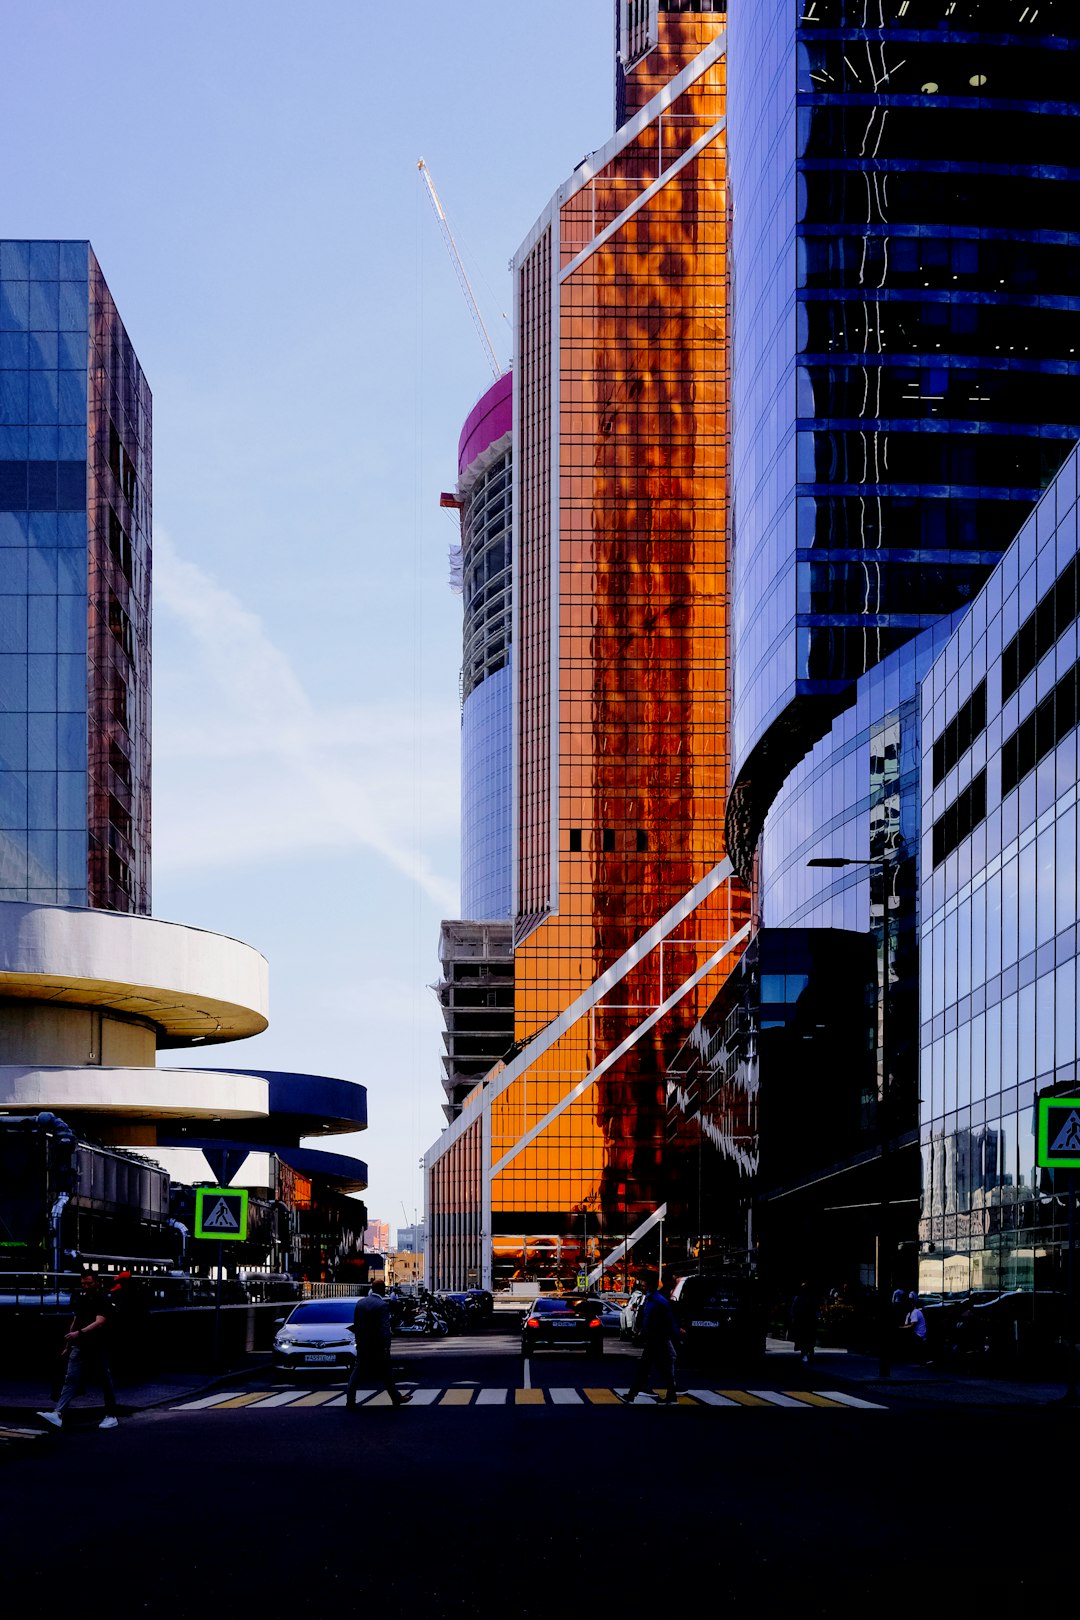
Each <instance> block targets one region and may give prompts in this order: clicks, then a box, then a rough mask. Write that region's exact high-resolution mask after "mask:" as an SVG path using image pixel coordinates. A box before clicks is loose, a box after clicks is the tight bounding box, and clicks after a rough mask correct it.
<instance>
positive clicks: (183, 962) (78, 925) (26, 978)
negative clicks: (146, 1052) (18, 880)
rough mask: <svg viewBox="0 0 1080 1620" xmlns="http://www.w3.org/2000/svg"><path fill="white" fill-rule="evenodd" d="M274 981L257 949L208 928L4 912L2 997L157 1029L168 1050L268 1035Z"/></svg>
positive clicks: (55, 910) (0, 917)
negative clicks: (270, 983)
mask: <svg viewBox="0 0 1080 1620" xmlns="http://www.w3.org/2000/svg"><path fill="white" fill-rule="evenodd" d="M267 978H268V973H267V965H266V959H265V958H264V957H263V956H261V955H260V954H259V952H258V951H256V950H253V949H252V948H251V946H250V945H244V944H242V943H241V942H240V941H239V940H235V939H229V938H228V937H227V936H225V935H223V934H211V933H208V932H207V931H206V930H205V929H201V928H188V927H186V926H184V925H183V924H181V923H169V922H160V921H158V919H157V918H154V917H132V916H128V915H125V914H121V913H117V912H109V911H91V910H82V909H77V908H74V907H63V906H34V905H26V904H23V903H22V902H21V901H5V902H4V903H3V904H2V905H0V998H4V999H6V1000H8V1001H9V1002H10V1001H24V1002H30V1003H37V1004H38V1005H39V1006H40V1005H41V1004H44V1005H46V1006H47V1007H53V1008H56V1009H57V1010H58V1011H59V1010H68V1009H73V1008H86V1009H90V1010H92V1011H94V1012H100V1013H108V1014H110V1015H112V1016H113V1017H114V1018H116V1019H118V1020H123V1019H127V1020H130V1021H131V1023H132V1024H133V1025H136V1024H142V1025H144V1026H147V1025H148V1026H151V1027H152V1028H153V1031H154V1033H155V1040H156V1046H157V1047H158V1048H159V1049H160V1048H166V1047H178V1046H188V1045H193V1044H195V1043H204V1044H206V1045H210V1044H211V1043H215V1042H219V1041H234V1040H241V1039H243V1038H244V1037H245V1036H247V1035H258V1034H261V1032H262V1031H263V1030H264V1029H265V1028H266V1027H267V1022H268V1019H267V1005H268V986H267ZM31 1055H37V1053H36V1052H34V1053H30V1052H28V1053H27V1056H31Z"/></svg>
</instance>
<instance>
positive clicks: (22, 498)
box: [0, 241, 151, 914]
mask: <svg viewBox="0 0 1080 1620" xmlns="http://www.w3.org/2000/svg"><path fill="white" fill-rule="evenodd" d="M150 513H151V400H150V389H149V387H148V385H147V382H146V378H145V377H144V376H143V373H142V368H141V367H140V365H139V362H138V359H137V357H136V355H135V351H134V350H133V348H132V346H131V341H130V339H129V338H128V335H127V333H126V331H125V330H124V325H123V322H122V321H121V320H120V317H119V315H118V313H117V310H116V305H115V304H114V303H113V300H112V297H111V295H110V293H109V289H108V287H107V286H106V284H105V278H104V276H103V275H102V273H101V269H100V266H99V265H98V262H97V260H96V258H95V257H94V253H93V250H92V249H91V247H90V245H89V243H87V242H7V241H5V242H0V899H4V900H22V901H38V902H42V903H46V904H53V905H56V904H59V905H80V906H85V905H90V906H97V907H101V908H103V909H105V910H109V911H130V912H139V913H144V914H145V913H148V912H149V910H150V557H151V539H150V536H151V520H150Z"/></svg>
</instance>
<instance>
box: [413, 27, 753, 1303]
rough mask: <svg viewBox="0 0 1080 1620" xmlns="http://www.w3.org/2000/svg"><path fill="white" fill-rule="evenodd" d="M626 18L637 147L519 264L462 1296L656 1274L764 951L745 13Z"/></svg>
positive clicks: (445, 1271)
mask: <svg viewBox="0 0 1080 1620" xmlns="http://www.w3.org/2000/svg"><path fill="white" fill-rule="evenodd" d="M618 26H619V30H620V32H619V39H620V52H621V54H620V58H619V62H618V72H617V78H618V86H619V89H618V95H619V116H620V119H621V125H620V128H619V130H618V133H617V134H616V135H615V136H614V138H613V139H612V140H611V141H609V142H608V143H607V145H606V146H604V147H603V148H601V149H600V150H599V151H598V152H595V153H593V154H592V155H591V156H590V157H589V158H587V159H586V160H585V161H584V162H583V163H582V164H580V165H579V166H578V168H577V169H576V170H575V172H574V174H573V175H572V176H571V177H570V179H569V180H567V182H566V183H565V184H564V185H563V186H562V187H561V188H560V190H559V191H558V192H557V193H556V195H555V196H554V198H553V199H552V201H551V202H550V204H549V205H548V207H547V208H546V209H545V210H544V211H543V213H542V214H541V216H540V218H539V219H538V220H537V222H536V224H535V226H534V228H533V230H532V231H531V232H530V233H529V235H528V237H527V238H526V240H525V241H524V243H523V244H522V246H521V248H520V249H519V251H518V253H517V255H516V258H515V261H514V274H515V286H516V300H517V303H516V326H515V363H514V372H513V376H514V397H513V444H512V450H513V472H514V525H515V528H514V557H513V579H514V586H513V598H514V603H513V642H514V668H513V692H514V713H513V725H514V733H513V738H514V746H513V759H514V773H515V775H514V820H513V840H514V844H513V847H514V867H513V902H512V907H513V917H514V973H515V1036H516V1045H515V1048H514V1050H513V1053H512V1054H511V1055H510V1056H509V1057H508V1059H507V1061H506V1062H505V1063H504V1064H500V1065H498V1066H497V1067H496V1068H495V1069H493V1070H492V1071H491V1073H490V1074H489V1075H488V1076H487V1077H486V1079H485V1080H484V1082H483V1083H482V1084H480V1085H478V1086H477V1087H476V1088H475V1089H474V1090H473V1092H472V1093H471V1094H470V1095H469V1096H468V1097H467V1098H466V1099H465V1101H464V1104H463V1107H462V1111H461V1113H460V1115H459V1117H458V1118H457V1119H456V1120H455V1121H454V1122H453V1123H452V1124H451V1125H450V1127H449V1128H448V1129H447V1131H446V1132H445V1133H444V1135H443V1138H442V1140H441V1141H440V1142H439V1143H438V1144H436V1146H435V1147H434V1148H433V1149H432V1150H431V1152H430V1153H429V1155H428V1206H427V1207H428V1215H429V1228H430V1233H431V1241H430V1246H429V1277H430V1278H431V1280H432V1281H433V1282H434V1283H435V1284H436V1285H439V1286H446V1285H460V1284H461V1283H462V1282H463V1281H464V1279H465V1277H466V1276H467V1275H469V1274H470V1273H479V1274H480V1275H481V1276H482V1277H483V1279H484V1281H485V1283H490V1282H491V1281H492V1280H494V1281H495V1282H496V1284H499V1283H505V1282H508V1281H510V1280H512V1279H513V1278H514V1277H515V1276H519V1277H520V1276H525V1277H535V1276H537V1275H539V1274H551V1275H558V1276H562V1277H564V1278H565V1277H572V1276H574V1275H575V1274H577V1273H578V1272H580V1271H582V1270H585V1271H587V1272H597V1273H598V1272H599V1268H601V1267H602V1266H603V1265H604V1264H605V1263H610V1262H611V1261H612V1259H613V1258H615V1257H617V1254H618V1251H619V1250H620V1249H621V1247H622V1246H623V1245H624V1244H627V1243H628V1244H629V1245H630V1247H631V1248H632V1249H633V1250H634V1252H635V1255H640V1254H643V1253H644V1252H645V1249H644V1247H639V1246H640V1245H645V1246H646V1247H647V1243H646V1240H648V1241H649V1242H651V1244H652V1246H653V1251H654V1253H655V1248H656V1243H657V1239H658V1232H657V1230H656V1228H657V1227H658V1225H659V1221H660V1219H661V1218H662V1216H663V1213H664V1210H665V1205H666V1195H667V1190H668V1184H669V1181H670V1176H671V1166H670V1163H669V1160H668V1154H667V1151H666V1149H667V1118H666V1115H667V1110H666V1100H665V1085H666V1081H665V1075H666V1069H667V1064H668V1062H669V1061H670V1059H671V1057H672V1056H673V1055H674V1054H675V1052H676V1051H677V1050H678V1048H679V1046H680V1045H681V1044H682V1041H683V1040H684V1038H685V1036H686V1034H687V1032H688V1031H689V1029H690V1028H691V1027H692V1026H693V1024H694V1022H695V1020H696V1019H697V1018H698V1017H699V1016H700V1014H701V1013H702V1012H703V1011H704V1009H705V1007H706V1006H707V1005H708V1002H709V1000H710V999H711V996H712V994H713V993H714V992H715V989H716V987H717V986H718V984H719V983H720V982H721V980H722V979H723V977H724V975H725V974H726V973H727V972H728V971H729V969H730V966H731V964H732V962H733V961H734V960H735V959H736V958H737V954H738V949H739V946H740V943H741V941H742V940H743V938H745V933H746V922H747V909H746V895H745V891H744V890H743V889H742V888H741V886H740V885H739V884H738V883H737V882H735V881H734V880H733V879H732V875H731V869H730V866H729V865H728V864H727V862H726V861H725V860H724V835H723V808H724V800H725V787H726V780H727V730H728V725H727V699H726V688H727V676H728V671H727V585H728V581H727V563H726V525H727V511H726V501H727V467H726V453H727V435H728V416H727V405H728V397H727V370H728V358H729V357H728V350H727V338H726V303H727V257H726V236H727V208H728V198H727V190H726V153H725V135H724V129H725V124H724V111H725V58H724V41H723V34H722V26H723V13H722V11H720V10H718V9H717V8H715V7H713V6H708V7H704V6H693V7H683V6H675V5H660V6H659V7H649V6H639V5H631V6H624V7H623V8H622V9H621V10H620V12H619V17H618Z"/></svg>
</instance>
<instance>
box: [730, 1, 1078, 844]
mask: <svg viewBox="0 0 1080 1620" xmlns="http://www.w3.org/2000/svg"><path fill="white" fill-rule="evenodd" d="M728 32H729V45H730V52H729V61H728V74H729V86H730V88H729V107H728V120H729V132H728V138H729V142H730V152H731V165H732V192H733V196H734V217H733V224H732V250H733V261H734V267H733V286H734V366H733V371H734V406H733V464H734V477H735V491H736V495H735V515H734V537H735V547H734V554H735V574H734V592H733V622H734V634H735V646H736V656H735V679H734V692H733V698H734V709H733V726H734V748H733V753H734V774H735V786H734V789H733V792H732V797H731V805H730V809H729V815H728V835H729V843H730V846H731V849H732V853H733V856H734V858H735V859H736V861H737V862H738V863H739V864H740V865H741V866H742V867H743V869H744V870H748V868H749V863H750V860H751V858H752V853H753V848H754V845H755V843H756V840H757V836H758V833H759V832H760V830H761V826H762V822H763V819H764V816H765V813H766V811H767V809H768V806H769V804H770V802H771V799H772V797H773V795H774V793H775V792H776V790H777V788H778V786H779V784H780V782H781V781H782V780H783V777H784V775H785V773H786V771H787V770H788V769H790V768H791V767H792V766H793V765H794V764H795V763H796V761H797V760H798V759H799V758H801V756H802V755H803V754H804V753H805V752H806V750H807V748H808V747H809V745H810V744H811V743H812V742H813V741H814V739H815V738H816V737H818V736H820V735H821V734H822V732H823V731H824V730H825V729H826V727H827V726H828V725H829V723H830V721H831V719H832V717H833V716H834V715H835V714H836V713H838V712H839V711H840V710H841V709H843V708H844V707H845V706H846V705H847V704H849V703H850V702H851V701H852V700H853V696H854V683H855V681H856V680H857V679H858V678H859V676H860V675H862V674H863V673H864V672H865V671H866V670H868V669H870V668H872V667H873V665H875V664H876V663H878V662H879V661H880V660H881V659H882V658H884V657H885V656H886V655H887V654H888V653H890V652H891V651H893V650H894V649H895V648H897V647H898V646H900V645H901V644H902V643H903V642H905V641H908V640H910V639H911V638H912V637H913V636H915V635H917V634H918V632H919V631H920V629H923V628H925V627H927V626H928V625H930V624H932V623H933V622H934V621H935V620H936V619H938V618H940V617H941V615H942V614H946V613H949V612H951V611H952V610H953V609H955V608H957V607H961V606H963V605H965V604H966V603H967V602H969V601H970V600H971V599H972V597H973V595H974V593H975V591H976V590H977V589H978V588H979V585H980V584H981V582H982V581H983V579H985V577H986V575H987V573H988V572H989V570H990V568H991V567H992V566H993V564H994V563H995V561H996V560H997V559H998V557H999V556H1000V555H1001V553H1002V552H1003V550H1004V549H1005V548H1006V547H1007V546H1008V545H1009V543H1010V542H1011V540H1012V537H1013V535H1014V534H1015V533H1016V531H1017V529H1018V527H1019V525H1020V523H1021V522H1022V521H1023V519H1024V517H1025V516H1026V514H1027V513H1028V512H1029V511H1030V509H1031V507H1032V505H1033V504H1034V502H1035V501H1036V499H1037V498H1038V496H1039V493H1040V491H1041V490H1042V489H1044V488H1045V487H1046V485H1047V484H1048V482H1049V481H1050V479H1051V478H1052V477H1053V475H1054V473H1055V472H1056V470H1057V468H1058V467H1059V466H1060V464H1061V461H1062V459H1063V457H1064V455H1065V453H1066V451H1067V449H1068V446H1069V444H1070V443H1071V442H1072V440H1073V439H1074V438H1075V437H1076V436H1077V434H1078V433H1080V341H1078V319H1077V317H1078V309H1080V303H1078V298H1080V259H1078V250H1077V243H1076V236H1075V227H1076V220H1077V218H1078V216H1080V170H1077V168H1076V167H1075V166H1070V154H1071V153H1072V152H1073V151H1074V150H1075V147H1076V144H1077V142H1076V136H1077V131H1078V127H1080V126H1078V125H1077V111H1078V108H1077V91H1076V85H1077V74H1076V57H1075V48H1076V44H1077V41H1078V38H1080V23H1078V20H1077V13H1076V11H1075V9H1074V8H1067V7H1066V6H1064V5H1062V4H1060V3H1058V4H1049V5H1040V6H1038V7H1033V6H1025V5H1022V4H1020V3H1019V0H978V3H976V0H805V3H803V0H760V3H756V4H753V5H751V4H747V3H745V0H743V3H741V4H738V5H732V7H731V10H730V16H729V22H728Z"/></svg>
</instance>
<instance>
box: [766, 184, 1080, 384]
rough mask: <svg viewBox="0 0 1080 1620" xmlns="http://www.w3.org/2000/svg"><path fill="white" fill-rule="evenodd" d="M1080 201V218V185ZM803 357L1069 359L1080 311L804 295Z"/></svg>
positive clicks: (1078, 345) (1078, 339) (1078, 341)
mask: <svg viewBox="0 0 1080 1620" xmlns="http://www.w3.org/2000/svg"><path fill="white" fill-rule="evenodd" d="M1075 205H1076V209H1077V215H1078V216H1080V187H1078V188H1077V192H1076V197H1075ZM798 317H799V348H800V350H801V352H803V353H804V354H830V353H832V354H875V355H880V354H888V355H890V356H892V355H896V354H905V353H906V354H920V355H933V354H935V353H936V352H937V351H938V350H939V349H945V350H947V351H948V353H950V354H970V355H985V356H997V355H1001V356H1004V357H1006V358H1007V357H1009V356H1011V357H1012V358H1014V359H1025V358H1026V359H1029V360H1032V359H1033V360H1055V359H1056V360H1068V359H1073V358H1075V356H1076V354H1077V352H1078V351H1080V311H1078V310H1077V309H1059V308H1053V307H1046V306H1045V305H1031V304H1016V303H1010V302H1008V301H1007V300H1005V299H1002V300H1001V301H1000V302H994V303H980V302H977V301H975V300H974V299H973V298H972V296H971V295H970V294H965V295H964V297H963V298H962V299H961V297H960V295H959V294H957V296H956V298H953V299H941V298H927V299H926V300H925V301H916V300H914V299H907V298H890V297H885V298H875V299H847V300H841V299H837V298H835V297H834V298H830V299H824V298H809V299H807V298H804V299H803V301H802V302H800V303H799V305H798Z"/></svg>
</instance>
